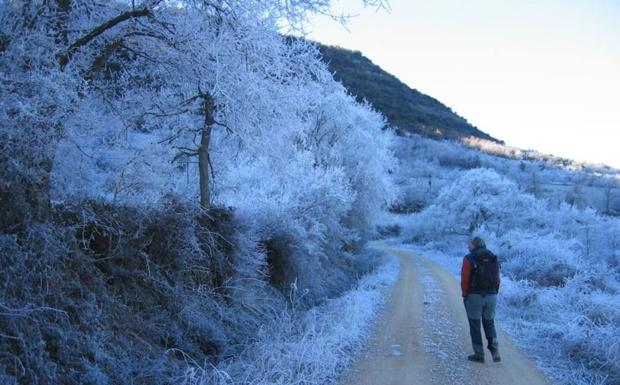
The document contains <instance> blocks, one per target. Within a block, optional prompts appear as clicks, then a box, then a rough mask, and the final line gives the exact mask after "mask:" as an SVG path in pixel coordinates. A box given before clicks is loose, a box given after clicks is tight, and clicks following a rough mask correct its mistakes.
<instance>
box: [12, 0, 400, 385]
mask: <svg viewBox="0 0 620 385" xmlns="http://www.w3.org/2000/svg"><path fill="white" fill-rule="evenodd" d="M366 3H367V4H369V5H375V6H377V5H381V3H380V1H366ZM329 5H330V1H328V0H303V1H294V2H289V1H279V0H259V1H251V2H250V1H235V0H230V1H228V0H214V1H207V0H205V1H193V0H191V1H163V0H162V1H157V0H146V1H132V2H129V1H107V0H106V1H99V0H88V1H86V0H84V1H69V0H59V1H49V2H41V1H23V2H21V1H2V2H0V52H1V55H2V58H1V60H0V73H1V76H2V79H1V81H0V87H1V89H0V95H2V99H1V104H2V108H0V121H1V122H2V123H1V127H2V128H1V130H0V146H1V147H0V164H1V166H2V167H1V168H0V173H1V175H0V178H1V180H2V184H1V185H0V198H1V202H2V211H3V214H2V217H1V219H0V250H1V252H0V265H1V266H2V269H1V270H0V382H1V383H3V384H11V383H21V384H52V383H84V384H118V383H132V384H154V383H187V384H190V383H191V384H210V383H222V384H223V383H226V384H248V383H252V384H257V383H282V384H292V383H316V382H323V381H328V380H330V379H333V377H334V375H335V374H336V373H337V371H338V370H337V369H339V368H341V367H342V365H344V364H346V362H347V361H348V360H349V359H350V356H351V353H352V352H354V351H355V350H356V349H357V347H359V344H360V343H361V339H362V338H363V336H364V334H365V333H366V329H367V327H368V324H369V322H370V320H371V319H372V318H373V316H374V314H375V313H376V311H377V310H378V308H379V306H380V305H381V302H382V301H383V299H382V298H383V296H382V293H383V288H384V287H385V286H386V285H388V284H389V283H390V282H391V280H392V281H393V277H394V276H395V275H396V274H395V271H394V269H396V267H395V266H394V265H393V263H392V264H387V265H386V264H384V261H383V260H382V259H381V258H379V257H378V256H377V255H374V254H372V253H370V252H367V251H364V242H365V240H366V239H367V238H368V231H369V228H370V226H369V225H370V224H371V223H373V222H374V221H375V216H376V215H377V213H379V212H380V211H381V210H382V208H384V207H385V206H386V205H387V204H389V202H390V201H391V199H392V198H393V196H395V194H394V188H393V185H392V182H391V179H390V178H389V174H388V170H389V169H390V167H392V166H393V164H394V158H393V155H392V152H391V150H390V144H391V143H392V140H393V134H392V132H391V131H390V130H388V129H386V127H385V121H384V119H383V117H382V116H381V115H380V114H378V113H377V112H375V111H373V110H372V108H370V106H368V105H363V104H359V103H356V102H355V100H354V98H353V97H352V96H350V95H348V94H347V92H346V91H345V89H344V88H343V87H342V86H341V85H340V84H339V83H337V82H335V81H334V80H333V78H332V75H331V74H330V73H329V72H328V70H327V68H326V65H325V64H324V63H323V62H322V61H321V59H320V56H319V53H318V51H317V49H316V48H315V47H314V46H313V45H312V44H310V43H308V42H306V41H304V40H299V39H294V38H285V37H283V35H282V34H281V32H287V31H291V30H293V31H298V32H299V31H302V29H303V26H304V23H305V20H306V17H307V15H308V14H309V13H314V12H319V13H325V12H328V10H329ZM335 18H336V19H337V18H338V17H337V16H335ZM381 266H383V267H381ZM377 268H379V269H380V270H379V271H376V269H377ZM368 273H372V274H373V275H372V276H369V277H366V278H362V280H361V281H360V280H359V279H360V277H362V276H364V275H365V274H368ZM353 309H355V311H354V310H353ZM351 314H354V316H351Z"/></svg>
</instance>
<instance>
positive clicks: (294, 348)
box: [183, 255, 400, 385]
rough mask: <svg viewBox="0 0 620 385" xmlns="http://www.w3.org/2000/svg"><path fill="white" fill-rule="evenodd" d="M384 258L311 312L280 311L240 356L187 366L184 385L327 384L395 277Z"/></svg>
mask: <svg viewBox="0 0 620 385" xmlns="http://www.w3.org/2000/svg"><path fill="white" fill-rule="evenodd" d="M385 258H386V260H385V262H384V263H383V264H382V265H381V266H380V267H379V268H377V269H376V270H375V271H374V272H372V273H370V274H368V275H366V276H364V277H362V278H361V279H360V280H359V282H358V284H357V285H356V286H355V287H354V288H352V289H351V290H349V291H347V292H346V293H345V294H343V295H342V296H340V297H337V298H333V299H330V300H327V301H326V302H325V303H323V304H322V305H319V306H316V307H314V308H312V309H310V310H307V311H303V312H298V311H296V310H295V309H291V310H287V311H286V312H283V313H281V314H280V316H279V317H278V318H277V319H276V320H274V321H273V322H272V323H271V324H270V325H267V326H265V327H263V328H261V329H260V330H257V333H256V340H255V341H254V342H252V343H251V344H248V345H247V346H246V347H245V349H243V352H242V354H241V355H240V356H236V357H232V358H230V359H228V360H225V361H224V362H222V363H220V364H219V365H218V366H217V367H214V366H209V367H201V366H199V365H192V366H190V367H189V368H188V370H187V372H186V375H185V379H184V381H183V384H191V385H205V384H218V385H223V384H227V385H229V384H255V385H259V384H282V385H289V384H331V383H334V382H335V381H336V380H337V379H338V376H339V375H340V373H342V371H343V370H344V369H345V368H346V367H347V366H349V365H350V364H351V363H352V362H353V360H354V358H355V356H356V353H358V352H359V351H360V350H361V348H362V347H363V345H364V342H365V341H366V339H367V338H368V336H369V334H370V331H371V326H372V324H373V321H375V320H376V319H377V316H378V314H379V312H380V310H381V309H382V308H383V306H384V305H385V302H386V297H387V296H386V294H387V291H388V289H389V288H390V287H392V286H393V285H394V283H395V282H396V279H397V278H398V272H399V269H400V265H399V262H398V260H397V259H396V258H394V257H393V256H388V255H386V257H385Z"/></svg>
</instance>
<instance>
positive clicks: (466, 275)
mask: <svg viewBox="0 0 620 385" xmlns="http://www.w3.org/2000/svg"><path fill="white" fill-rule="evenodd" d="M470 279H471V263H470V262H469V259H467V257H464V258H463V266H461V295H462V296H463V297H465V296H467V294H469V280H470Z"/></svg>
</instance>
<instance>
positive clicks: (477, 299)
mask: <svg viewBox="0 0 620 385" xmlns="http://www.w3.org/2000/svg"><path fill="white" fill-rule="evenodd" d="M463 302H464V304H465V310H466V311H467V319H468V320H469V334H470V336H471V344H472V347H473V349H474V353H475V354H476V355H479V356H482V355H484V350H483V345H482V334H481V333H480V321H482V327H483V329H484V335H485V337H486V339H487V348H488V349H489V350H497V347H498V344H497V332H496V331H495V321H494V318H495V305H496V304H497V294H469V295H468V296H467V297H466V298H465V299H464V300H463Z"/></svg>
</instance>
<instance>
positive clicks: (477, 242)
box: [467, 237, 487, 251]
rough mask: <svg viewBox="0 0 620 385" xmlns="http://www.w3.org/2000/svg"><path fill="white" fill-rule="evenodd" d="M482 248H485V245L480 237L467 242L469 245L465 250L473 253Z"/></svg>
mask: <svg viewBox="0 0 620 385" xmlns="http://www.w3.org/2000/svg"><path fill="white" fill-rule="evenodd" d="M483 247H487V244H486V243H485V242H484V239H482V238H480V237H473V238H472V239H471V241H469V244H468V245H467V248H468V249H469V251H473V250H476V249H479V248H483Z"/></svg>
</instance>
